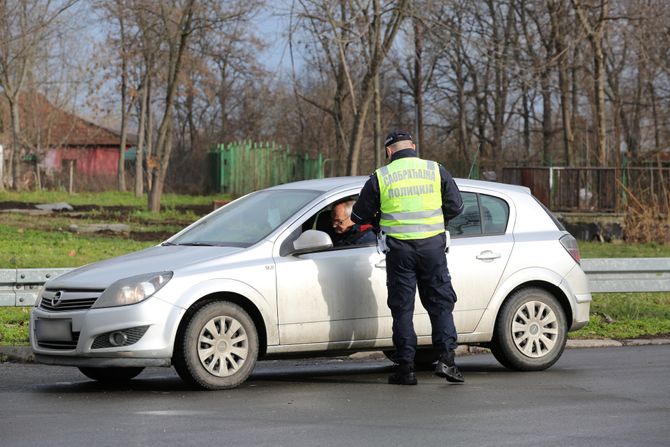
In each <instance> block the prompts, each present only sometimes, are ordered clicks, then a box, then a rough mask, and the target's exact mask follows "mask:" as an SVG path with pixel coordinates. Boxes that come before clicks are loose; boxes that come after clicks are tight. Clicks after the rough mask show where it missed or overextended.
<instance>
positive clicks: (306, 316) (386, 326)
mask: <svg viewBox="0 0 670 447" xmlns="http://www.w3.org/2000/svg"><path fill="white" fill-rule="evenodd" d="M357 192H358V191H353V192H350V193H349V194H352V193H357ZM345 196H347V194H340V195H338V196H336V197H334V198H331V199H329V200H328V201H326V202H324V203H323V204H322V205H321V206H319V207H317V208H316V211H315V213H312V216H311V217H306V218H304V219H301V220H300V221H299V222H298V223H296V224H295V225H293V226H292V227H291V228H290V229H289V230H287V236H286V237H285V238H282V239H281V241H280V243H281V244H282V246H283V247H289V248H288V249H284V250H281V249H280V250H279V252H278V253H277V255H276V256H275V269H276V274H277V312H278V315H277V316H278V320H279V339H280V343H281V344H283V345H285V344H290V345H295V344H314V343H328V344H329V346H328V348H332V349H335V348H345V347H349V346H350V345H351V344H352V343H353V342H358V344H357V346H359V347H360V346H375V345H376V344H375V343H377V340H379V339H390V337H391V323H390V321H391V313H390V311H389V310H388V307H387V306H386V272H385V270H384V269H383V267H384V265H383V261H384V255H382V254H380V253H378V251H377V248H376V246H374V245H367V246H359V245H353V246H347V247H341V248H332V249H328V250H320V251H315V252H310V253H302V254H291V253H288V252H289V251H290V247H292V245H291V244H292V241H293V240H295V239H296V238H297V236H298V235H299V234H300V233H301V232H302V231H304V230H305V229H307V228H308V227H309V228H310V229H312V228H313V227H312V226H311V222H312V221H314V222H317V221H319V220H321V219H320V217H319V216H323V215H324V213H329V211H328V206H329V205H330V204H332V203H333V202H335V201H337V200H338V199H340V198H342V197H345ZM326 221H327V219H326ZM316 229H325V228H316Z"/></svg>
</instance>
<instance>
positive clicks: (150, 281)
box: [93, 272, 172, 309]
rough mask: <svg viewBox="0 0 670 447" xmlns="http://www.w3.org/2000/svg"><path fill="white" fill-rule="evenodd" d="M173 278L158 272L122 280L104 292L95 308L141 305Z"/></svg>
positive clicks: (167, 273)
mask: <svg viewBox="0 0 670 447" xmlns="http://www.w3.org/2000/svg"><path fill="white" fill-rule="evenodd" d="M171 278H172V272H158V273H146V274H144V275H137V276H131V277H129V278H124V279H120V280H118V281H116V282H115V283H113V284H112V285H111V286H109V287H107V289H105V291H104V292H102V295H100V298H98V300H97V301H96V302H95V304H94V305H93V308H94V309H95V308H101V307H115V306H127V305H129V304H136V303H139V302H140V301H144V300H146V299H147V298H149V297H150V296H151V295H153V294H154V293H156V292H158V291H159V290H160V289H161V288H163V286H164V285H165V284H167V283H168V281H170V279H171Z"/></svg>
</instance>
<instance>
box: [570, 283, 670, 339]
mask: <svg viewBox="0 0 670 447" xmlns="http://www.w3.org/2000/svg"><path fill="white" fill-rule="evenodd" d="M668 334H670V293H668V292H659V293H594V294H593V302H592V304H591V320H590V321H589V324H588V325H587V326H586V327H584V328H582V329H580V330H579V331H576V332H572V333H570V337H571V338H614V339H626V338H640V337H650V336H658V335H668Z"/></svg>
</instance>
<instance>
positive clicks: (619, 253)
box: [577, 241, 670, 258]
mask: <svg viewBox="0 0 670 447" xmlns="http://www.w3.org/2000/svg"><path fill="white" fill-rule="evenodd" d="M577 243H578V245H579V251H580V252H581V254H582V258H670V245H664V244H655V243H649V244H628V243H623V242H605V243H602V242H584V241H577Z"/></svg>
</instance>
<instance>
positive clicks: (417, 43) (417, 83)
mask: <svg viewBox="0 0 670 447" xmlns="http://www.w3.org/2000/svg"><path fill="white" fill-rule="evenodd" d="M412 23H413V26H414V113H415V114H416V122H415V127H416V129H415V136H416V141H415V144H416V153H417V155H420V154H421V153H423V152H424V151H425V149H426V148H425V147H424V145H425V141H426V140H425V138H424V131H423V66H422V65H423V61H422V53H423V24H422V23H421V21H420V20H419V19H418V18H417V17H416V16H415V17H414V18H413V20H412Z"/></svg>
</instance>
